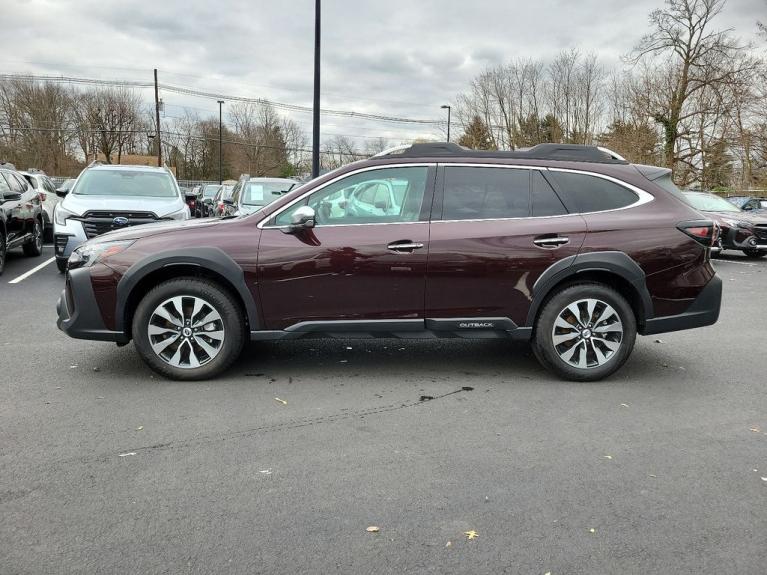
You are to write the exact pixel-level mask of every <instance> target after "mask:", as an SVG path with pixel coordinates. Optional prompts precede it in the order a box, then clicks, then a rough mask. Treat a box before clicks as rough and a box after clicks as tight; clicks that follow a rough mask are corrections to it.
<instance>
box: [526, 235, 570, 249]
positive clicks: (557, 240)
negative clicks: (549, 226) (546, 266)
mask: <svg viewBox="0 0 767 575" xmlns="http://www.w3.org/2000/svg"><path fill="white" fill-rule="evenodd" d="M533 243H534V244H535V245H536V246H540V247H542V248H558V247H559V246H563V245H565V244H569V243H570V238H568V237H564V236H555V237H553V238H551V237H549V238H535V239H534V240H533Z"/></svg>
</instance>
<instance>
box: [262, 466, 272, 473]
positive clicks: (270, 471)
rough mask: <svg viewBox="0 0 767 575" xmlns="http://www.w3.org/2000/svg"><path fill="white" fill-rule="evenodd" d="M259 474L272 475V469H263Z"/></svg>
mask: <svg viewBox="0 0 767 575" xmlns="http://www.w3.org/2000/svg"><path fill="white" fill-rule="evenodd" d="M259 473H263V474H264V475H271V474H272V468H271V467H270V468H269V469H262V470H261V471H259Z"/></svg>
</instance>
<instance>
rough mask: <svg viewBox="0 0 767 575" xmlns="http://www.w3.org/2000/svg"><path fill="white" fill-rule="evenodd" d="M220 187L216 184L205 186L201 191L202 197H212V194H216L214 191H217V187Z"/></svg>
mask: <svg viewBox="0 0 767 575" xmlns="http://www.w3.org/2000/svg"><path fill="white" fill-rule="evenodd" d="M220 187H221V186H216V185H209V186H205V189H204V190H203V191H202V197H203V198H212V197H213V196H215V195H216V192H218V189H219V188H220Z"/></svg>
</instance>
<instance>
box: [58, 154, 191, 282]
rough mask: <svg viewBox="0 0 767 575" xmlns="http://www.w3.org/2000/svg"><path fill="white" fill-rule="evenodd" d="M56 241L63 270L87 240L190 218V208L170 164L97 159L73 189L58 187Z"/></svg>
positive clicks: (59, 263)
mask: <svg viewBox="0 0 767 575" xmlns="http://www.w3.org/2000/svg"><path fill="white" fill-rule="evenodd" d="M57 193H58V194H59V195H61V196H63V197H64V199H63V200H62V201H61V202H59V203H58V204H56V210H55V211H54V215H53V239H54V244H55V249H56V265H57V266H58V268H59V271H61V272H62V273H63V272H64V271H65V270H66V268H67V259H68V258H69V255H70V254H71V253H72V251H73V250H74V249H75V248H76V247H77V246H79V245H80V244H83V243H85V242H86V241H87V240H89V239H91V238H93V237H96V236H99V235H101V234H104V233H106V232H111V231H113V230H120V229H124V228H126V227H128V226H135V225H138V224H151V223H154V222H159V221H164V220H188V219H189V218H190V213H189V207H188V206H187V204H186V201H185V199H184V195H183V194H182V193H181V191H180V190H179V187H178V183H177V182H176V178H175V177H174V176H173V173H172V172H171V171H170V170H168V169H167V168H153V167H149V166H122V165H114V164H99V163H93V164H91V165H90V166H88V167H87V168H86V169H85V170H83V171H82V173H81V174H80V175H79V176H78V178H77V181H76V182H75V184H74V186H73V187H72V190H71V191H70V192H67V191H59V192H57Z"/></svg>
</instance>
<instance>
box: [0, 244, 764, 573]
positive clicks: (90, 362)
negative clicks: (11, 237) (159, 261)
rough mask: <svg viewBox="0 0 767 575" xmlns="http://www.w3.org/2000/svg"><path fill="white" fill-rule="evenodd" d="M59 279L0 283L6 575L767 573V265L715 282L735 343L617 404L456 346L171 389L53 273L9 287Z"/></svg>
mask: <svg viewBox="0 0 767 575" xmlns="http://www.w3.org/2000/svg"><path fill="white" fill-rule="evenodd" d="M51 256H52V249H51V248H50V247H46V248H45V251H44V254H43V256H42V257H41V258H31V259H30V258H24V257H21V256H20V255H16V254H15V253H13V254H9V261H8V264H7V267H6V272H5V274H4V275H3V276H2V277H1V278H0V325H1V326H2V330H1V331H0V364H1V365H2V369H1V370H0V374H2V381H3V385H2V386H0V421H1V422H2V424H1V425H0V518H1V519H0V573H3V574H16V573H34V574H38V573H331V572H333V573H336V572H338V573H416V572H417V573H515V574H516V573H520V574H526V573H531V574H541V575H543V574H545V573H551V574H552V575H556V574H564V573H597V574H600V573H632V574H633V573H636V574H647V573H662V574H666V573H675V574H678V573H695V574H700V573H717V574H720V573H728V574H731V573H749V574H751V573H764V572H765V571H766V570H767V390H766V389H765V388H766V387H767V377H766V376H765V371H766V370H767V360H765V351H764V329H765V326H766V325H767V311H766V310H767V305H766V304H767V300H766V299H765V298H766V297H767V296H766V295H765V294H767V261H756V262H754V261H751V260H748V259H746V258H745V257H743V256H741V255H739V254H733V255H729V256H727V257H726V258H725V259H723V260H719V261H717V262H716V263H715V266H716V268H717V270H718V273H719V274H720V275H721V277H722V278H723V281H724V283H725V292H724V302H723V309H722V315H721V318H720V321H719V323H718V324H717V325H715V326H712V327H708V328H703V329H699V330H694V331H689V332H679V333H671V334H664V335H661V336H659V337H657V336H656V337H647V338H639V339H638V341H637V346H636V349H635V351H634V354H633V356H632V358H631V359H630V360H629V362H628V363H627V364H626V366H625V367H624V368H623V369H622V370H621V371H619V372H618V373H617V374H616V376H614V377H613V378H611V379H610V380H608V381H604V382H600V383H585V384H576V383H567V382H562V381H559V380H557V379H555V378H553V377H552V376H550V375H549V374H548V373H547V372H545V371H543V369H542V368H540V367H539V366H538V364H537V363H536V362H535V360H534V359H533V358H532V357H531V355H530V354H529V352H528V350H527V348H526V347H524V346H516V347H514V346H510V345H509V344H508V343H507V342H501V341H489V342H462V341H450V340H448V341H446V340H440V341H432V342H423V341H419V342H415V341H412V342H409V341H395V340H374V341H361V340H360V341H330V342H318V341H305V342H300V341H299V342H285V343H259V344H253V345H251V346H250V347H248V348H247V349H246V352H245V353H244V355H243V358H242V360H241V361H240V362H239V363H237V364H236V365H235V366H234V368H233V369H232V370H231V371H230V372H229V373H228V374H227V375H226V376H225V377H222V378H221V379H219V380H216V381H210V382H202V383H177V382H169V381H165V380H163V379H161V378H159V377H158V376H156V375H153V373H152V372H150V370H149V369H148V368H146V367H145V366H144V365H143V363H142V362H141V361H140V359H139V358H138V356H137V355H136V353H135V352H134V350H133V347H132V345H131V346H127V347H123V348H117V347H116V346H114V345H113V344H108V343H96V342H89V341H77V340H73V339H69V338H68V337H66V336H65V335H63V334H62V333H60V332H59V331H58V330H57V329H56V325H55V302H56V299H57V297H58V294H59V292H60V290H61V286H62V279H61V276H60V275H59V274H58V272H57V270H56V267H55V264H53V263H50V264H49V265H47V266H45V267H43V268H42V269H41V270H40V271H37V272H35V273H34V274H32V275H30V276H28V277H26V278H25V279H22V280H21V281H18V282H17V283H9V282H12V281H14V279H15V278H18V277H20V276H22V275H23V274H24V273H25V272H27V271H29V270H31V269H33V268H34V267H35V266H37V265H39V264H40V263H42V262H44V261H45V260H47V259H48V258H50V257H51ZM657 339H659V340H660V342H658V341H656V340H657ZM280 400H282V401H280ZM284 402H286V403H284ZM369 526H377V527H379V528H380V531H379V532H377V533H370V532H367V531H366V528H368V527H369ZM467 531H476V533H477V534H478V536H477V537H476V538H475V539H471V540H470V539H468V538H467V537H466V535H465V534H464V532H467Z"/></svg>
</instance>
